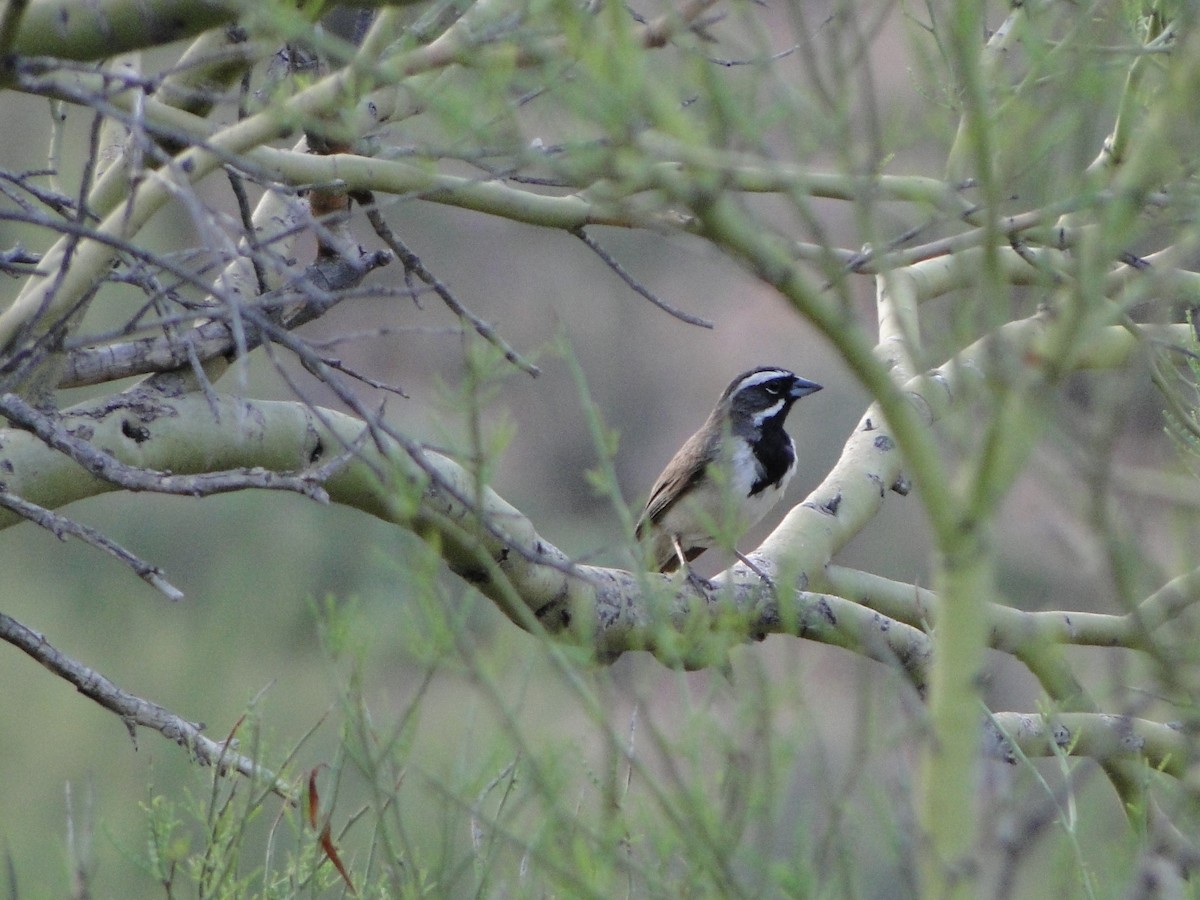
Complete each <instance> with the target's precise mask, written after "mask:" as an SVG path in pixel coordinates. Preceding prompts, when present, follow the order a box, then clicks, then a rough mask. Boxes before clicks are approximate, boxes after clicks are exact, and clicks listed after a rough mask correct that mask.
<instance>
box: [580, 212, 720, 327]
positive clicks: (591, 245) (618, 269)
mask: <svg viewBox="0 0 1200 900" xmlns="http://www.w3.org/2000/svg"><path fill="white" fill-rule="evenodd" d="M571 234H573V235H575V237H577V238H579V239H580V240H581V241H583V243H584V244H585V245H586V246H587V248H588V249H589V250H591V251H592V252H593V253H595V254H596V255H597V256H598V257H600V260H601V262H603V263H604V264H605V265H606V266H608V267H609V268H610V269H612V271H613V272H614V273H615V274H616V276H617V277H618V278H620V279H621V280H622V281H623V282H625V284H627V285H628V286H629V288H630V289H631V290H632V291H633V292H634V293H635V294H638V295H639V296H641V297H645V298H646V299H647V300H649V301H650V302H651V303H653V304H654V305H655V306H657V307H658V308H659V309H661V310H662V311H663V312H665V313H667V314H668V315H671V316H674V317H675V318H676V319H679V320H680V321H682V322H687V323H688V324H689V325H698V326H700V327H701V328H712V327H713V323H712V322H710V321H708V319H702V318H700V317H699V316H694V315H692V314H691V313H687V312H684V311H683V310H681V309H676V308H675V307H673V306H671V305H670V304H669V303H667V302H666V301H665V300H663V299H662V298H661V297H659V296H658V295H657V294H655V293H654V292H653V291H651V290H650V289H649V288H648V287H646V286H645V285H644V284H642V283H641V282H640V281H638V280H637V279H636V278H634V277H633V276H632V275H630V274H629V272H627V271H626V270H625V267H624V266H622V265H621V264H620V263H619V262H617V260H616V259H615V258H614V257H613V255H612V254H611V253H609V252H608V251H607V250H605V249H604V248H603V247H601V246H600V245H599V244H598V243H597V242H596V240H595V239H594V238H593V237H592V236H591V235H590V234H588V233H587V232H586V231H584V229H582V228H576V229H575V230H574V231H572V232H571Z"/></svg>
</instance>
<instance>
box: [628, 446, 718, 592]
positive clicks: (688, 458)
mask: <svg viewBox="0 0 1200 900" xmlns="http://www.w3.org/2000/svg"><path fill="white" fill-rule="evenodd" d="M705 431H706V429H701V430H700V431H697V432H696V433H695V434H693V435H692V436H691V437H690V438H688V439H687V441H686V442H685V443H684V445H683V446H682V447H680V448H679V452H678V453H676V454H675V456H674V457H673V458H672V459H671V462H670V463H668V464H667V467H666V469H664V470H663V472H662V474H661V475H659V476H658V480H657V481H655V482H654V487H652V488H651V489H650V499H649V500H647V501H646V508H645V510H644V511H643V512H642V515H641V518H640V519H638V523H637V537H638V539H639V540H642V539H643V538H645V537H647V535H648V533H649V531H650V527H651V526H652V525H655V524H657V523H658V522H660V521H662V517H663V516H665V515H666V514H667V511H668V510H669V509H670V508H671V507H672V506H674V505H675V503H676V501H678V500H679V498H680V497H682V496H683V495H684V494H686V493H687V491H688V489H689V488H690V487H691V486H692V485H694V484H695V483H696V482H697V481H699V480H700V479H701V478H702V477H703V476H704V470H705V469H706V468H708V461H709V460H711V459H712V458H713V456H714V446H713V445H714V444H716V442H717V441H719V440H720V436H719V435H716V434H714V432H712V431H711V430H709V437H708V438H707V439H706V438H705ZM676 463H679V464H678V465H677V464H676ZM659 544H661V545H662V546H659ZM655 551H656V552H655V556H656V557H658V564H659V566H660V567H661V568H660V571H663V572H670V571H673V570H675V569H676V568H678V567H679V558H678V557H677V556H676V554H675V551H674V549H673V546H672V536H671V535H661V536H660V537H659V538H658V539H657V540H656V541H655ZM685 552H686V553H687V557H688V560H689V561H690V560H692V559H694V558H695V557H696V556H699V555H700V554H701V553H703V552H704V548H703V547H697V548H690V547H689V548H685Z"/></svg>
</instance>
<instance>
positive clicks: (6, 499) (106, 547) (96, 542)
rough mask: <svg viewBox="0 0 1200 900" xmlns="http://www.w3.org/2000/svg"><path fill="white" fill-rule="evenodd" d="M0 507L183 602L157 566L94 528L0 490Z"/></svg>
mask: <svg viewBox="0 0 1200 900" xmlns="http://www.w3.org/2000/svg"><path fill="white" fill-rule="evenodd" d="M0 506H2V507H4V508H5V509H7V510H9V511H10V512H14V513H16V514H17V515H18V516H20V517H21V518H23V519H28V520H29V521H30V522H34V523H36V524H37V525H40V526H41V527H42V528H45V529H46V530H47V531H49V532H50V533H51V534H53V535H54V536H55V537H56V538H58V539H59V540H63V541H65V540H66V539H67V535H74V536H75V537H77V538H79V539H80V540H81V541H83V542H84V543H85V544H90V545H91V546H93V547H95V548H96V549H98V550H103V551H104V552H105V553H107V554H109V555H110V556H114V557H116V558H117V559H118V560H120V561H121V562H123V563H124V564H125V565H127V566H129V568H131V569H133V572H134V574H135V575H137V577H138V578H140V579H142V581H144V582H146V583H147V584H148V585H150V586H151V587H152V588H154V589H155V590H156V591H159V592H160V593H161V594H162V595H163V596H165V597H166V598H167V599H168V600H182V599H183V591H181V590H179V588H177V587H175V586H174V585H173V584H171V582H169V581H167V579H166V578H165V577H164V576H163V571H162V569H160V568H159V567H158V566H154V565H151V564H150V563H148V562H146V561H145V560H143V559H141V558H139V557H137V556H134V555H133V554H132V553H130V552H129V551H128V550H126V549H125V548H124V547H122V546H121V545H120V544H118V543H117V542H116V541H113V540H112V539H111V538H107V537H105V536H104V535H102V534H101V533H100V532H98V531H96V530H95V529H94V528H89V527H88V526H87V525H83V524H81V523H79V522H76V521H75V520H74V519H68V518H67V517H66V516H63V515H60V514H59V513H56V512H53V511H52V510H49V509H46V508H45V507H44V506H38V505H37V504H36V503H31V502H29V501H28V500H26V499H24V498H23V497H18V496H17V495H16V494H14V493H12V492H10V491H7V490H4V489H2V488H0Z"/></svg>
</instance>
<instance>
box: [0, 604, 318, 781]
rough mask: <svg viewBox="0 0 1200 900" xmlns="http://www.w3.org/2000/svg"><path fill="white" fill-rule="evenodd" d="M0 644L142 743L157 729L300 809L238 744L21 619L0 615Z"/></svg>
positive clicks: (206, 760) (223, 769)
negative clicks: (120, 682) (143, 732)
mask: <svg viewBox="0 0 1200 900" xmlns="http://www.w3.org/2000/svg"><path fill="white" fill-rule="evenodd" d="M0 640H4V641H7V642H8V643H10V644H12V645H13V646H14V647H17V648H18V649H20V650H23V651H25V653H27V654H29V655H30V656H31V657H33V658H34V659H35V660H37V661H38V662H39V663H41V664H42V665H43V666H45V667H46V668H47V669H49V670H50V671H51V672H53V673H54V674H55V675H57V676H58V677H60V678H62V679H64V680H65V681H67V682H69V683H70V684H73V685H74V686H75V688H76V690H78V691H79V693H81V694H83V695H84V696H85V697H88V698H90V699H91V700H94V701H95V702H96V703H98V704H100V705H101V706H103V707H104V708H105V709H107V710H110V711H112V712H114V713H116V714H117V715H118V716H120V717H121V720H122V721H123V722H124V723H125V727H126V728H127V729H128V730H129V736H130V738H131V739H132V740H133V741H134V742H135V744H136V742H137V726H138V725H141V726H142V727H143V728H152V729H153V730H155V731H157V732H158V733H159V734H161V735H162V736H163V737H165V738H168V739H170V740H172V741H174V742H175V743H177V744H179V746H181V747H184V748H186V749H187V750H188V751H190V752H191V753H192V755H193V756H195V758H196V759H197V760H198V761H200V762H201V763H203V764H205V765H210V766H216V767H217V771H219V772H220V773H221V774H226V773H228V772H230V771H234V772H239V773H241V774H242V775H245V776H247V777H249V778H253V779H255V780H258V781H262V782H265V783H266V784H268V785H270V789H271V792H272V793H274V794H276V795H278V796H280V797H282V798H283V799H284V800H286V801H288V802H289V803H295V802H296V800H295V795H294V792H293V790H292V786H291V785H290V784H288V783H287V782H286V781H284V780H283V779H282V778H281V777H280V776H279V775H277V774H276V773H274V772H272V771H271V770H270V769H267V768H265V767H263V766H261V765H259V764H258V763H257V762H255V761H254V760H253V759H251V758H250V757H248V756H243V755H242V754H240V753H238V752H236V750H235V749H234V742H233V741H214V740H212V739H211V738H209V737H206V736H205V735H204V734H202V733H201V732H202V730H203V728H204V725H203V724H200V723H195V722H189V721H187V720H186V719H184V718H183V717H182V716H179V715H177V714H176V713H173V712H171V710H169V709H167V708H165V707H163V706H159V705H158V704H157V703H153V702H151V701H149V700H145V699H143V698H142V697H138V696H136V695H134V694H131V693H129V692H128V691H124V690H122V689H121V688H119V687H117V686H116V685H115V684H113V682H111V681H110V680H109V679H107V678H105V677H104V676H103V675H101V674H100V673H99V672H97V671H96V670H94V669H91V668H89V667H88V666H85V665H83V664H82V663H80V662H78V661H76V660H74V659H72V658H71V657H69V656H66V655H65V654H63V653H62V652H61V651H60V650H58V649H57V648H56V647H54V646H53V645H52V644H50V643H49V642H48V641H47V640H46V638H45V637H44V636H43V635H41V634H38V633H37V632H36V631H33V630H32V629H30V628H27V627H25V626H24V625H22V624H21V623H20V622H18V621H17V620H16V619H14V618H12V617H11V616H7V615H5V614H4V613H0Z"/></svg>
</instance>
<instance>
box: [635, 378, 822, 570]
mask: <svg viewBox="0 0 1200 900" xmlns="http://www.w3.org/2000/svg"><path fill="white" fill-rule="evenodd" d="M821 389H822V386H821V385H819V384H817V383H816V382H814V381H808V380H807V379H805V378H801V377H800V376H798V375H796V374H795V373H794V372H791V371H789V370H787V369H782V368H779V367H777V366H760V367H759V368H757V369H751V370H749V371H748V372H743V373H742V374H740V375H738V376H737V377H736V378H734V379H733V381H731V382H730V383H729V386H728V387H727V388H725V390H724V391H723V392H722V393H721V397H720V399H718V400H717V405H716V406H715V407H714V408H713V411H712V412H711V413H710V414H709V416H708V419H706V420H705V422H704V424H703V425H702V426H700V430H699V431H697V432H696V433H695V434H693V435H692V436H691V437H690V438H688V439H687V440H686V441H685V442H684V444H683V446H682V447H680V448H679V450H678V452H676V454H675V455H674V456H673V457H672V458H671V461H670V462H669V463H667V467H666V468H665V469H663V471H662V474H660V475H659V476H658V479H657V480H656V481H655V482H654V486H653V487H652V488H651V489H650V498H649V500H647V501H646V508H645V510H644V511H643V512H642V514H641V517H640V518H639V519H638V523H637V529H636V534H637V537H638V539H639V540H648V541H649V543H650V559H651V561H652V562H653V564H654V566H655V567H656V568H657V570H658V571H660V572H674V571H675V570H676V569H678V568H679V566H680V565H681V564H682V565H683V566H684V568H685V569H686V570H687V571H688V575H689V577H694V576H692V573H691V568H690V566H689V565H688V564H689V563H690V562H691V561H692V560H693V559H695V558H696V557H697V556H699V555H700V554H701V553H703V552H704V551H705V550H707V549H708V548H709V547H711V546H713V544H715V543H717V535H718V534H730V533H732V534H739V533H741V532H742V531H744V530H745V529H747V528H749V527H751V526H752V525H754V524H755V523H757V522H758V521H759V520H760V519H761V518H762V517H763V516H764V515H766V513H767V512H768V511H769V510H770V509H771V507H773V506H774V505H775V504H776V503H778V502H779V499H780V498H781V497H782V496H783V492H784V490H785V489H786V488H787V485H788V482H789V481H791V478H792V475H793V474H794V473H795V471H796V444H795V442H794V441H793V440H792V437H791V435H789V434H788V433H787V432H786V431H784V430H783V425H784V422H785V420H786V419H787V416H788V413H789V412H791V409H792V405H793V404H794V403H795V402H796V401H797V400H799V399H800V398H801V397H807V396H808V395H809V394H813V393H816V392H817V391H819V390H821ZM739 558H742V557H741V556H740V554H739Z"/></svg>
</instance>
